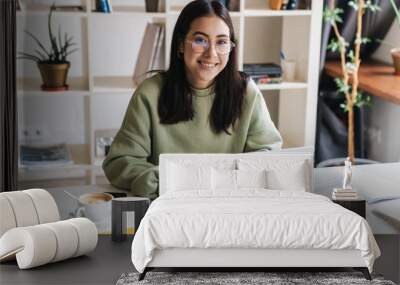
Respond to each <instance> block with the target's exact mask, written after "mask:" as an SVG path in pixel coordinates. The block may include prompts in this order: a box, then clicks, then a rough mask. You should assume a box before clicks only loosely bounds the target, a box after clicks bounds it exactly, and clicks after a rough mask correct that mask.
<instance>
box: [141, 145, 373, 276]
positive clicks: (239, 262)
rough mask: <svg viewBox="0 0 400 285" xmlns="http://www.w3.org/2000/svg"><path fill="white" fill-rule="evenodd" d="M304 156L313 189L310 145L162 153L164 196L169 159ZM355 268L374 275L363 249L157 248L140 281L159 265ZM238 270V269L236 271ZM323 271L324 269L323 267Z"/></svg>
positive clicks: (161, 175)
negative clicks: (284, 148) (249, 150)
mask: <svg viewBox="0 0 400 285" xmlns="http://www.w3.org/2000/svg"><path fill="white" fill-rule="evenodd" d="M277 155H279V156H284V157H293V158H302V159H304V160H305V162H306V163H307V164H308V166H309V170H310V171H309V175H310V177H309V179H310V182H311V183H309V189H306V191H309V192H312V190H313V183H312V181H313V173H312V169H313V151H312V149H310V148H304V149H302V148H298V149H296V151H295V152H290V151H286V152H279V153H277V152H274V151H271V152H256V153H246V154H240V155H238V154H212V155H210V154H162V155H161V156H160V163H159V169H160V172H159V173H160V184H159V190H160V195H161V194H163V193H165V192H166V190H167V189H165V184H166V183H165V181H166V180H167V179H168V178H167V176H166V172H167V171H166V168H167V165H166V164H167V161H174V160H182V159H189V160H191V161H196V160H203V161H204V160H205V159H206V160H207V161H208V162H210V163H212V162H213V161H216V160H219V159H221V158H222V159H224V160H229V159H232V160H233V159H237V158H238V157H239V158H250V159H251V158H260V156H264V157H266V156H269V157H276V156H277ZM344 267H345V268H349V267H350V268H353V269H355V270H358V271H361V272H362V273H363V275H364V277H365V278H366V279H367V280H371V276H370V273H369V270H368V268H367V267H366V264H365V261H364V260H363V259H362V257H361V252H360V251H359V250H348V249H345V250H333V249H254V248H218V249H216V248H207V249H197V248H170V249H162V250H160V249H158V250H155V252H154V256H153V259H152V260H151V262H150V263H149V264H148V265H147V267H146V268H145V270H144V271H143V273H141V274H140V275H139V280H143V279H144V277H145V276H146V273H147V272H148V271H150V270H153V269H155V268H187V269H189V268H210V269H211V270H212V269H213V268H214V269H217V268H231V269H234V270H235V271H246V269H248V270H249V269H254V268H257V269H260V271H262V270H261V269H266V268H269V269H271V268H286V269H288V270H287V271H290V268H292V269H293V268H302V269H303V268H307V269H310V271H312V269H315V268H318V269H321V268H326V269H333V268H344ZM236 269H237V270H236ZM319 271H323V270H319Z"/></svg>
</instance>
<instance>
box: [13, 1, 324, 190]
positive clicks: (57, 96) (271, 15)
mask: <svg viewBox="0 0 400 285" xmlns="http://www.w3.org/2000/svg"><path fill="white" fill-rule="evenodd" d="M22 1H23V0H22ZM162 1H165V11H163V12H158V13H146V12H145V7H144V1H128V0H113V1H112V9H113V12H112V13H110V14H104V13H98V12H93V11H92V10H93V7H94V1H92V0H81V1H80V3H81V5H82V6H83V7H84V9H83V11H56V12H55V13H54V18H53V19H54V23H55V24H56V25H58V24H60V25H61V27H62V30H63V31H66V32H68V33H69V34H70V35H72V36H73V37H74V39H75V42H76V43H77V44H78V48H79V51H78V52H76V53H74V54H72V55H71V57H70V58H69V59H70V61H71V69H70V71H69V79H68V84H69V86H70V89H69V90H68V91H62V92H44V91H41V90H40V83H41V80H40V75H39V71H38V69H37V67H36V66H35V65H34V64H33V63H31V62H27V61H18V64H17V66H18V68H17V74H18V84H17V85H18V100H19V102H20V103H21V104H20V105H22V107H20V113H21V114H19V122H20V123H19V126H20V129H22V130H24V129H26V128H31V125H33V126H39V128H45V129H46V130H47V132H48V134H47V136H46V137H44V138H43V140H42V141H41V142H40V143H57V142H66V143H67V144H68V145H70V146H72V148H74V155H73V160H74V162H75V164H73V165H68V166H59V167H53V168H48V169H46V170H43V169H40V168H39V169H29V168H20V180H35V179H36V180H38V179H40V180H43V179H62V178H68V177H80V176H82V175H84V176H85V177H86V178H87V181H89V182H90V183H95V182H96V181H95V180H96V175H101V162H102V158H101V157H96V156H95V142H94V141H95V135H94V134H95V131H96V130H99V129H118V128H119V127H120V124H121V122H122V119H123V116H124V113H125V110H126V107H127V105H128V102H129V100H130V98H131V96H132V94H133V92H134V90H135V88H136V86H135V85H134V84H133V81H132V76H133V71H134V67H135V63H136V60H137V56H138V52H139V48H140V45H141V39H142V37H143V33H144V30H145V27H146V24H147V23H148V22H161V23H164V24H165V27H166V36H165V41H166V45H165V46H166V48H165V58H166V62H165V67H166V68H167V65H168V62H169V53H170V42H171V38H172V32H173V28H174V25H175V22H176V20H177V18H178V15H179V13H180V10H181V9H182V8H183V7H184V5H185V4H186V3H188V2H189V1H187V0H162ZM25 2H27V4H26V5H25V7H24V9H23V11H18V12H17V50H18V51H22V50H23V51H26V52H32V47H33V46H34V44H33V42H32V41H31V40H30V39H29V38H27V37H26V35H25V34H24V33H23V31H24V30H29V31H31V32H32V33H34V34H35V35H37V36H38V37H39V38H43V39H45V38H47V26H46V24H47V14H48V9H49V6H50V5H51V4H52V2H53V1H51V0H35V1H33V0H26V1H25ZM37 2H40V5H39V4H35V5H34V4H33V3H37ZM73 2H74V3H75V2H79V1H73ZM322 5H323V4H322V1H319V0H313V1H312V7H311V9H310V10H293V11H273V10H270V9H268V3H267V0H241V2H240V9H239V11H231V17H232V21H233V24H234V28H235V34H236V37H237V39H238V55H239V58H238V61H239V66H240V69H242V67H243V64H245V63H261V62H275V63H280V51H283V52H284V54H285V56H286V58H287V59H291V60H295V61H296V78H295V80H294V81H293V82H287V81H284V82H282V83H280V84H262V85H259V88H260V90H261V91H262V92H263V95H264V97H265V99H266V101H267V104H268V107H269V109H270V113H271V116H272V118H273V119H274V121H275V123H276V125H277V126H278V129H279V130H280V132H281V133H282V135H283V138H284V142H285V143H284V146H285V147H295V146H313V145H314V140H315V127H316V110H317V89H318V73H319V50H320V35H321V25H322ZM56 25H55V26H56ZM46 100H52V102H58V103H53V106H54V109H56V110H52V111H51V112H50V111H49V110H48V109H42V108H44V107H43V106H47V105H48V104H47V103H46ZM71 100H75V101H76V102H75V101H74V102H71ZM31 106H34V108H31ZM64 106H77V107H74V108H73V110H70V111H71V115H70V116H69V117H68V116H64V117H62V116H61V115H60V118H58V117H57V116H54V113H59V114H62V113H63V112H61V110H62V109H63V108H64ZM47 108H48V107H47ZM58 108H60V112H58V111H57V110H58ZM64 113H65V110H64ZM51 114H53V115H52V117H50V116H51ZM74 128H76V132H74ZM20 137H22V140H23V135H21V133H20ZM28 142H29V141H28ZM82 157H84V158H82ZM74 175H75V176H74Z"/></svg>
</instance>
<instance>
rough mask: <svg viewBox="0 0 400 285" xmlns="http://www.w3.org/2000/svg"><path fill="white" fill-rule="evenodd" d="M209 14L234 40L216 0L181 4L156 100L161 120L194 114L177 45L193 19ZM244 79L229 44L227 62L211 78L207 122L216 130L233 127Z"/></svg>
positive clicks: (169, 121)
mask: <svg viewBox="0 0 400 285" xmlns="http://www.w3.org/2000/svg"><path fill="white" fill-rule="evenodd" d="M213 15H215V16H217V17H219V18H221V19H222V20H223V21H224V22H225V23H226V24H227V25H228V27H229V31H230V39H231V41H232V42H234V43H235V44H236V40H235V35H234V31H233V25H232V20H231V18H230V16H229V12H228V10H227V9H226V8H225V7H224V6H223V5H222V4H221V3H220V2H218V1H208V0H195V1H193V2H190V3H189V4H188V5H186V6H185V7H184V8H183V10H182V12H181V14H180V15H179V17H178V20H177V22H176V25H175V29H174V33H173V35H172V44H171V56H170V64H169V69H168V70H167V71H166V72H165V75H166V80H165V84H164V86H163V88H162V90H161V94H160V97H159V100H158V114H159V117H160V123H162V124H175V123H178V122H182V121H189V120H192V119H193V117H194V110H193V107H192V90H191V88H190V84H189V82H188V80H187V77H186V73H185V62H184V59H183V56H180V55H179V47H180V46H181V44H182V43H183V41H184V40H185V37H186V35H187V33H188V32H189V29H190V25H191V23H192V22H193V21H194V20H195V19H197V18H199V17H205V16H213ZM247 81H248V78H247V76H246V75H245V74H244V73H242V72H239V71H238V62H237V48H236V47H233V48H232V51H231V52H230V54H229V59H228V63H227V65H226V66H225V68H224V69H223V70H222V71H221V72H220V73H219V74H218V75H217V77H216V79H215V85H214V88H215V98H214V102H213V105H212V108H211V112H210V124H211V127H212V128H213V130H214V131H215V132H216V133H220V132H222V131H224V132H226V133H227V134H230V133H229V131H228V129H229V128H230V127H231V126H232V127H234V125H235V122H236V120H237V119H239V117H240V115H241V112H242V105H243V101H244V93H245V89H246V86H247Z"/></svg>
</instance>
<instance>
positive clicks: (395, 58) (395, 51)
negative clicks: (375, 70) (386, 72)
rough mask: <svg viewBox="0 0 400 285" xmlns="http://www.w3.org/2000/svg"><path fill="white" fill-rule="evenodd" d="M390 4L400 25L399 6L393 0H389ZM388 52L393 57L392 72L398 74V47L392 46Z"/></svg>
mask: <svg viewBox="0 0 400 285" xmlns="http://www.w3.org/2000/svg"><path fill="white" fill-rule="evenodd" d="M390 3H391V4H392V7H393V10H394V12H395V13H396V19H397V22H398V24H399V27H400V12H399V8H397V6H396V3H395V1H394V0H390ZM390 53H391V54H392V58H393V65H394V73H395V74H396V75H400V47H397V48H393V49H392V50H391V51H390Z"/></svg>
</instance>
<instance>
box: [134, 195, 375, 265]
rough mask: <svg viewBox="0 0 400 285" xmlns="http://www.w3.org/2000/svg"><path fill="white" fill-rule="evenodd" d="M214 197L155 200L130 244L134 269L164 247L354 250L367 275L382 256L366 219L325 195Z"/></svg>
mask: <svg viewBox="0 0 400 285" xmlns="http://www.w3.org/2000/svg"><path fill="white" fill-rule="evenodd" d="M208 194H210V195H208ZM211 194H212V195H211ZM215 194H216V193H207V192H199V191H184V192H172V193H166V194H164V195H162V196H161V197H159V198H158V199H156V200H155V201H154V202H153V203H152V204H151V206H150V208H149V210H148V211H147V213H146V215H145V217H144V218H143V220H142V222H141V223H140V226H139V228H138V230H137V232H136V235H135V238H134V240H133V243H132V262H133V264H134V266H135V268H136V269H137V270H138V271H139V272H143V270H144V268H145V267H146V265H147V264H148V263H149V262H150V261H151V260H152V258H153V252H154V250H155V249H165V248H274V249H279V248H302V249H358V250H360V251H361V255H362V257H363V259H364V260H365V264H366V266H367V267H368V268H369V270H370V271H372V266H373V263H374V260H375V258H377V257H378V256H379V255H380V251H379V248H378V246H377V244H376V241H375V239H374V237H373V235H372V232H371V229H370V227H369V226H368V223H367V222H366V220H365V219H363V218H361V217H360V216H359V215H357V214H354V213H353V212H351V211H349V210H346V209H344V208H342V207H340V206H339V205H337V204H335V203H333V202H332V201H330V200H329V199H328V198H326V197H324V196H321V195H316V194H311V193H307V192H299V191H277V190H265V189H264V190H262V189H247V190H243V189H242V190H240V191H234V192H229V191H226V192H224V191H222V192H218V197H216V196H215Z"/></svg>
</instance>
